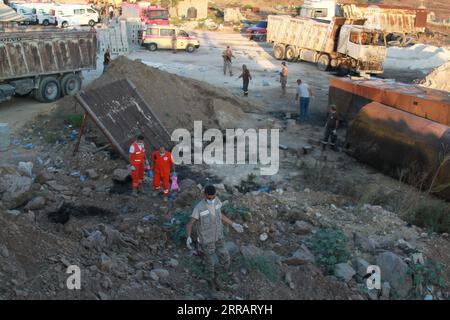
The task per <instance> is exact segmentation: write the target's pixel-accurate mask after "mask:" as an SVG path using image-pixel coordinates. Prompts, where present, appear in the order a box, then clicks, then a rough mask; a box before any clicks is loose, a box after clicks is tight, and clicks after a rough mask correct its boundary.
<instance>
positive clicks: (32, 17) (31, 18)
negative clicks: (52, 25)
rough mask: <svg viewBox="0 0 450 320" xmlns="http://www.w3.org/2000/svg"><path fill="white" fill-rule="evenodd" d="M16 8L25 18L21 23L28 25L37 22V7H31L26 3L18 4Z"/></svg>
mask: <svg viewBox="0 0 450 320" xmlns="http://www.w3.org/2000/svg"><path fill="white" fill-rule="evenodd" d="M15 10H16V12H17V13H18V14H19V15H21V16H22V17H23V18H24V19H25V20H24V21H22V22H21V24H26V25H28V24H36V23H37V16H36V9H33V8H30V7H28V6H27V5H26V4H17V5H16V6H15Z"/></svg>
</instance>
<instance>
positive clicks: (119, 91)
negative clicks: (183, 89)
mask: <svg viewBox="0 0 450 320" xmlns="http://www.w3.org/2000/svg"><path fill="white" fill-rule="evenodd" d="M75 99H76V100H77V101H78V102H79V103H80V104H81V106H82V107H83V108H84V109H85V110H86V112H87V113H88V115H89V117H90V118H91V119H93V120H94V122H95V123H96V124H97V126H98V127H99V128H100V129H101V130H102V131H103V133H104V134H105V135H106V137H107V138H108V140H109V141H110V142H111V144H112V145H113V146H114V147H115V148H116V149H117V150H118V151H119V153H120V154H121V155H122V156H123V157H124V159H125V160H127V161H128V149H129V147H130V145H131V143H132V142H133V141H134V140H135V139H136V136H137V135H139V134H142V135H143V136H144V137H145V143H146V146H147V150H148V151H150V148H149V147H152V148H153V149H158V148H159V147H160V146H164V147H165V148H166V149H167V150H170V149H171V148H172V142H171V140H170V134H169V132H168V131H167V129H166V128H165V127H164V125H163V124H162V123H161V121H160V120H159V119H158V117H157V116H156V115H155V113H154V112H153V111H152V109H151V108H150V106H149V105H148V104H147V103H146V102H145V101H144V99H143V98H142V96H141V95H140V94H139V92H138V91H137V90H136V87H135V86H134V84H133V83H132V82H131V81H129V80H128V79H122V80H118V81H115V82H113V83H111V84H108V85H105V86H103V87H100V88H96V89H90V90H87V91H81V92H79V93H78V94H76V95H75Z"/></svg>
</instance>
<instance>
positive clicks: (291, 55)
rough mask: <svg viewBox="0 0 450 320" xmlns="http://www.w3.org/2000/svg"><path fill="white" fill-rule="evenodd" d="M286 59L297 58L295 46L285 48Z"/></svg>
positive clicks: (293, 59) (292, 59)
mask: <svg viewBox="0 0 450 320" xmlns="http://www.w3.org/2000/svg"><path fill="white" fill-rule="evenodd" d="M285 55H286V60H287V61H295V60H297V50H295V48H293V47H291V46H289V47H287V48H286V53H285Z"/></svg>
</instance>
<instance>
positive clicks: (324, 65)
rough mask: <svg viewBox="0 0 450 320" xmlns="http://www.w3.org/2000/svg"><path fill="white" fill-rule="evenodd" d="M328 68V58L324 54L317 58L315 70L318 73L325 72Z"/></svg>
mask: <svg viewBox="0 0 450 320" xmlns="http://www.w3.org/2000/svg"><path fill="white" fill-rule="evenodd" d="M329 66H330V57H329V56H328V55H326V54H323V55H321V56H320V57H319V60H318V61H317V68H318V69H319V70H320V71H327V70H328V67H329Z"/></svg>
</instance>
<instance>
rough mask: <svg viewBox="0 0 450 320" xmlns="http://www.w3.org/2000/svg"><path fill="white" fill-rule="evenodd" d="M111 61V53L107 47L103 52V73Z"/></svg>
mask: <svg viewBox="0 0 450 320" xmlns="http://www.w3.org/2000/svg"><path fill="white" fill-rule="evenodd" d="M110 62H111V55H110V53H109V48H108V49H106V51H105V54H104V55H103V73H105V72H106V70H107V69H108V66H109V63H110Z"/></svg>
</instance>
